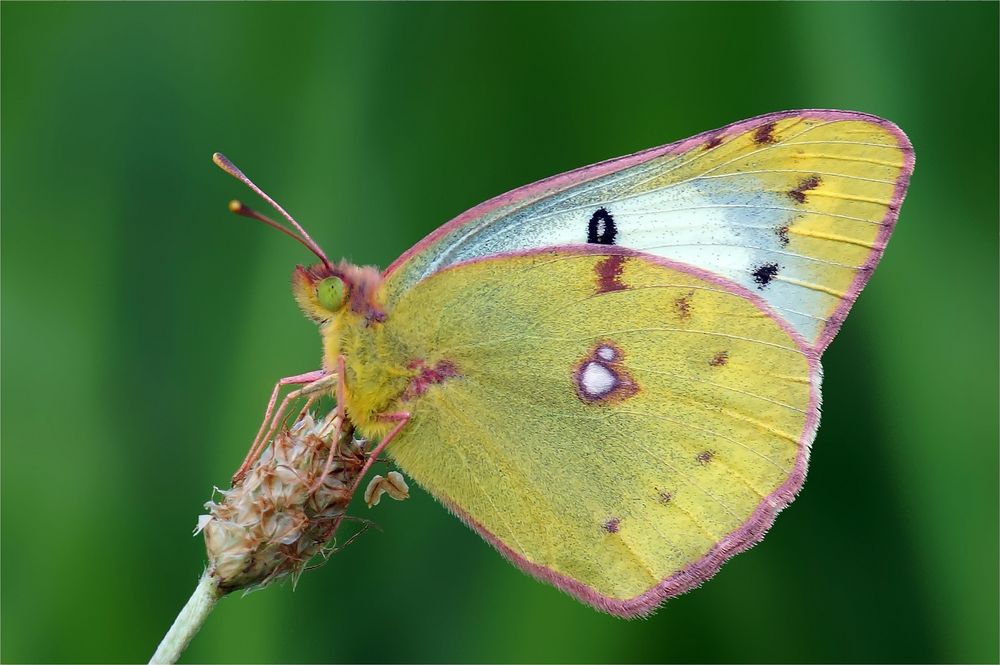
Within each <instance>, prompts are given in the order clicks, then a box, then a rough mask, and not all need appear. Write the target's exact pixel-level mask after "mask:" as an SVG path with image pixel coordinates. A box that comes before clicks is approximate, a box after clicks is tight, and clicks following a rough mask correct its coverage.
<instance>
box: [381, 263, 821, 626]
mask: <svg viewBox="0 0 1000 665" xmlns="http://www.w3.org/2000/svg"><path fill="white" fill-rule="evenodd" d="M384 325H385V334H386V338H387V340H389V342H388V343H387V344H386V345H385V349H386V350H387V351H386V353H390V354H395V356H396V357H395V358H388V357H386V358H383V359H382V361H383V362H387V363H395V364H398V365H400V366H403V365H406V366H410V367H412V366H414V365H413V362H414V360H413V359H416V361H417V362H418V363H420V364H421V365H423V366H426V367H429V368H436V370H435V373H434V374H433V375H428V376H432V378H433V380H431V381H426V382H424V383H415V384H411V388H410V389H408V390H407V391H406V392H405V393H404V394H403V396H402V398H401V400H400V403H399V404H398V405H396V406H397V407H398V408H399V409H400V410H405V411H408V412H409V413H410V414H411V420H410V422H409V423H408V424H407V426H406V427H405V428H404V429H403V430H402V432H401V433H400V434H399V436H398V438H397V439H395V440H394V441H393V443H392V444H391V445H390V446H389V448H388V452H389V453H390V454H391V455H392V457H394V459H395V461H396V462H397V463H398V464H399V465H400V467H402V468H403V470H405V471H406V472H407V473H408V474H409V475H410V476H411V477H412V478H414V479H415V480H416V481H417V482H418V483H419V484H421V485H422V486H423V487H424V488H426V489H427V490H429V491H430V492H431V493H432V494H433V495H434V496H435V497H437V498H438V499H440V500H441V501H442V502H444V503H445V504H446V505H448V506H449V507H451V509H452V510H453V511H454V512H455V513H456V514H458V515H459V516H460V517H461V518H462V519H464V520H465V521H466V522H467V523H468V524H470V525H471V526H472V527H473V528H474V529H476V530H477V531H478V532H479V533H480V534H481V535H483V536H484V537H485V538H486V539H488V540H489V541H490V542H491V543H493V544H494V545H495V546H496V547H497V548H498V549H499V550H500V551H501V552H502V553H503V554H505V555H506V556H507V557H508V558H510V559H511V560H512V561H513V562H514V563H516V564H517V565H519V566H521V567H522V568H524V569H526V570H527V571H529V572H531V573H532V574H534V575H536V576H537V577H539V578H542V579H545V580H547V581H549V582H552V583H553V584H555V585H557V586H558V587H560V588H562V589H564V590H566V591H567V592H569V593H571V594H573V595H574V596H576V597H578V598H580V599H581V600H583V601H584V602H587V603H589V604H591V605H594V606H595V607H597V608H599V609H602V610H604V611H607V612H610V613H613V614H617V615H621V616H634V615H638V614H643V613H647V612H649V611H651V610H652V609H654V608H655V607H656V606H657V605H658V604H659V603H660V602H661V601H662V600H663V599H664V598H667V597H670V596H673V595H676V594H679V593H682V592H684V591H686V590H688V589H690V588H692V587H693V586H696V585H698V584H699V583H701V582H702V581H704V580H705V579H707V578H708V577H710V576H711V575H713V574H714V573H715V571H716V570H717V569H718V568H719V566H720V565H721V564H722V563H723V562H724V561H725V560H726V559H728V558H729V557H730V556H732V555H733V554H736V553H737V552H740V551H742V550H743V549H746V548H747V547H749V546H751V545H752V544H753V543H755V542H756V541H757V540H759V539H760V538H761V537H762V536H763V534H764V532H765V531H766V529H767V528H768V527H769V526H770V524H771V523H772V521H773V519H774V516H775V514H776V513H777V512H778V511H779V510H780V509H781V508H782V507H784V506H785V505H786V504H787V503H788V502H790V501H791V500H792V498H793V497H794V495H795V493H796V491H797V490H798V488H799V487H800V486H801V484H802V482H803V480H804V476H805V470H806V461H807V457H808V449H809V445H810V443H811V441H812V439H813V436H814V434H815V430H816V426H817V419H818V416H819V411H818V409H819V384H820V368H819V363H818V355H817V353H816V352H815V351H814V350H812V349H810V348H809V347H808V345H807V344H806V343H805V341H804V340H803V339H802V337H801V335H799V334H798V333H797V332H796V331H795V330H794V329H793V328H792V327H791V326H789V325H788V324H787V323H786V322H784V321H783V319H781V318H780V317H778V316H777V315H776V314H775V313H774V311H773V310H772V308H770V307H769V306H768V304H767V303H766V302H765V301H764V300H763V299H762V298H761V297H760V296H759V295H757V294H756V293H755V292H753V291H751V290H749V289H746V288H744V287H742V286H740V285H737V284H734V283H732V282H729V281H728V280H725V279H722V278H719V277H717V276H715V275H712V274H709V273H707V272H705V271H702V270H699V269H696V268H692V267H690V266H686V265H683V264H677V263H673V262H670V261H668V260H665V259H662V258H660V257H655V256H650V255H646V254H640V253H636V252H630V251H629V250H626V249H623V248H616V247H607V246H602V245H590V246H576V247H563V248H557V249H550V250H540V251H533V252H525V253H522V254H518V255H508V256H500V257H488V258H484V259H477V260H474V261H471V262H467V263H464V264H461V265H456V266H452V267H449V268H446V269H444V270H439V271H437V272H435V273H433V274H432V275H430V276H428V277H427V278H425V279H424V280H422V281H421V282H420V283H418V284H416V285H415V286H413V287H412V288H410V289H408V290H406V292H405V293H403V294H402V295H401V296H400V297H399V298H398V299H397V300H396V302H395V304H394V307H393V309H392V310H391V312H390V314H389V318H388V320H387V321H386V323H385V324H384ZM390 350H391V351H390Z"/></svg>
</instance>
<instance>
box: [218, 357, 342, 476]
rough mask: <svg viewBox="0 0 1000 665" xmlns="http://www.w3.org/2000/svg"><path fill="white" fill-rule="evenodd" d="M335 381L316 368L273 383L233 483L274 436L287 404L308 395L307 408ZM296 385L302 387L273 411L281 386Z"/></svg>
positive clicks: (335, 377) (290, 394) (286, 397)
mask: <svg viewBox="0 0 1000 665" xmlns="http://www.w3.org/2000/svg"><path fill="white" fill-rule="evenodd" d="M336 381H337V374H334V373H327V372H325V371H323V370H316V371H314V372H307V373H305V374H298V375H296V376H286V377H284V378H283V379H281V380H279V381H278V382H277V383H276V384H274V390H272V391H271V399H270V400H268V403H267V409H266V410H265V411H264V420H263V422H261V424H260V429H259V430H257V436H255V437H254V440H253V444H251V446H250V450H249V451H248V452H247V456H246V457H245V458H244V459H243V463H242V464H240V468H239V469H237V470H236V473H235V474H233V481H232V483H233V485H236V484H237V483H239V482H240V481H241V480H243V476H245V475H246V472H247V470H248V469H249V468H250V465H252V464H253V463H254V461H255V460H256V459H257V457H258V456H259V455H260V453H261V452H262V451H263V450H264V447H265V446H266V445H267V442H268V441H270V440H271V437H272V436H274V431H275V429H276V428H277V426H278V423H280V422H281V421H282V419H283V418H284V415H285V411H287V410H288V407H289V405H291V404H292V402H294V401H295V400H297V399H299V398H300V397H304V396H309V397H310V399H309V402H308V403H307V404H306V407H307V408H308V406H309V404H311V403H312V400H314V399H315V398H316V397H317V396H318V393H321V392H322V391H324V390H327V389H329V388H330V387H331V386H333V385H334V384H335V383H336ZM303 384H304V385H303ZM296 385H298V386H302V388H299V389H298V390H293V391H292V392H290V393H288V394H287V395H285V399H283V400H282V401H281V406H279V407H278V409H277V411H275V409H274V405H275V404H276V403H277V401H278V394H279V393H280V392H281V388H282V387H283V386H296Z"/></svg>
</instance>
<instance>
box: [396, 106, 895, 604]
mask: <svg viewBox="0 0 1000 665" xmlns="http://www.w3.org/2000/svg"><path fill="white" fill-rule="evenodd" d="M789 117H805V118H816V119H821V120H864V121H868V122H872V123H874V124H877V125H880V126H881V127H884V128H885V129H886V130H887V131H889V132H890V133H891V134H893V135H894V136H895V137H896V139H897V141H898V143H899V147H900V149H901V150H902V151H903V154H904V162H903V168H902V171H901V172H900V175H899V177H898V178H897V181H896V186H895V190H894V192H893V196H892V200H891V202H890V204H889V208H888V210H887V212H886V215H885V217H884V218H883V220H882V228H881V230H880V232H879V237H878V241H877V242H876V245H875V249H873V250H872V253H871V255H870V256H869V258H868V260H867V261H866V263H865V264H864V266H863V268H862V269H860V270H859V271H858V274H857V276H856V277H855V279H854V282H853V284H852V285H851V287H850V289H849V290H848V293H847V295H846V296H845V298H844V300H843V302H842V303H841V305H840V307H839V308H838V309H837V310H836V311H835V312H834V314H833V315H832V316H831V317H830V319H829V320H828V321H827V324H826V327H825V328H824V330H823V332H822V334H821V335H820V336H819V338H818V340H817V342H816V344H815V345H813V346H810V345H809V344H807V343H806V342H805V340H804V339H803V338H802V336H801V335H800V334H799V333H798V332H796V331H795V330H794V329H793V328H792V327H791V326H790V325H789V324H788V323H787V322H785V320H784V319H782V318H781V317H779V316H777V315H776V314H775V313H774V312H773V311H772V310H771V308H770V307H769V306H768V305H767V304H766V303H765V302H764V301H763V300H762V299H761V298H760V297H759V296H757V295H756V294H754V293H752V292H750V291H748V290H747V289H744V288H743V287H741V286H739V285H738V284H735V283H732V282H730V281H728V280H726V279H724V278H722V277H719V276H718V275H715V274H712V273H709V272H706V271H703V270H700V269H697V268H694V267H692V266H688V265H684V264H679V263H675V262H672V261H669V260H666V259H658V258H656V259H655V260H657V261H658V262H660V263H663V264H664V265H666V266H668V267H670V268H673V269H674V270H681V271H684V272H688V273H691V274H694V275H696V276H697V277H699V278H701V279H705V280H708V281H711V282H714V283H716V284H718V285H719V286H721V287H723V288H725V289H727V290H730V291H733V292H736V293H738V294H740V295H742V296H744V297H746V298H747V299H748V300H751V301H752V302H754V303H755V304H756V305H757V306H758V307H759V308H760V309H761V310H762V311H764V312H765V313H766V314H768V315H769V316H771V317H772V318H773V319H774V320H776V321H777V322H778V323H779V324H780V325H781V327H782V328H783V329H784V330H785V331H786V332H787V333H788V334H789V335H790V336H791V337H792V338H793V339H794V340H795V342H796V344H797V345H798V346H799V348H800V350H801V351H802V353H803V354H804V355H805V356H806V358H807V359H808V363H809V369H810V378H811V379H812V380H811V382H810V396H809V408H808V412H807V416H806V422H805V425H804V427H803V431H802V434H801V436H800V437H799V441H798V455H797V457H796V460H795V466H794V467H793V469H792V472H791V474H790V475H789V477H788V478H787V479H786V480H785V482H784V483H783V484H782V485H781V486H780V487H778V489H776V490H775V491H774V492H772V493H771V494H770V495H768V496H767V497H766V498H765V499H764V500H763V501H762V502H761V504H760V505H759V506H758V507H757V509H756V510H755V511H754V513H753V514H752V515H751V516H750V518H749V519H748V520H747V521H746V522H744V523H743V524H742V525H740V526H739V527H738V528H737V529H736V530H735V531H733V532H732V533H730V534H728V535H727V536H726V537H724V538H723V539H722V540H720V541H719V542H718V543H716V544H715V545H714V546H713V547H712V549H711V550H710V551H709V552H708V553H707V554H705V555H704V556H703V557H702V558H701V559H699V560H697V561H696V562H694V563H692V564H691V565H690V566H688V567H687V568H685V569H683V570H681V571H680V572H677V573H675V574H673V575H671V576H670V577H668V578H666V579H664V580H663V581H662V582H660V583H659V584H658V585H656V586H655V587H653V588H652V589H649V590H648V591H646V592H645V593H643V594H641V595H638V596H635V597H634V598H629V599H625V600H621V599H617V598H610V597H608V596H605V595H602V594H600V593H598V592H597V591H596V590H594V589H592V588H590V587H588V586H587V585H585V584H582V583H581V582H578V581H577V580H574V579H572V578H570V577H567V576H565V575H561V574H560V573H557V572H556V571H554V570H552V569H550V568H546V567H545V566H540V565H538V564H536V563H532V562H531V561H528V560H527V559H525V558H524V557H522V556H521V555H519V554H518V553H516V552H514V551H513V550H512V549H511V548H510V547H508V546H507V545H506V544H504V543H503V542H502V541H500V540H499V539H498V538H497V537H496V536H494V535H493V534H492V533H490V532H489V531H488V530H487V529H486V528H485V527H483V526H482V525H481V524H479V523H477V522H476V521H475V520H474V519H472V517H470V516H469V515H468V514H467V513H466V512H465V511H463V510H462V509H461V508H459V507H458V506H457V505H455V504H454V503H452V502H451V501H449V500H448V499H447V498H441V499H442V503H444V504H445V506H447V507H448V509H449V510H450V511H451V512H452V513H454V514H455V515H456V516H457V517H458V518H459V519H461V520H462V521H463V522H465V523H466V524H467V525H468V526H469V527H471V528H472V529H473V530H474V531H476V533H478V534H479V535H480V536H482V537H483V538H484V539H485V540H487V541H488V542H489V543H490V544H492V545H493V546H494V547H495V548H496V549H497V550H498V551H499V552H500V553H501V554H503V556H505V557H506V558H507V559H508V560H510V561H511V562H512V563H514V564H515V565H516V566H518V567H519V568H521V569H522V570H524V571H525V572H527V573H529V574H530V575H532V576H534V577H536V578H538V579H540V580H543V581H545V582H548V583H550V584H553V585H554V586H556V587H558V588H559V589H562V590H563V591H565V592H566V593H568V594H570V595H571V596H574V597H576V598H578V599H579V600H581V601H583V602H584V603H587V604H588V605H592V606H594V607H596V608H598V609H600V610H602V611H604V612H607V613H609V614H613V615H616V616H620V617H624V618H635V617H640V616H645V615H647V614H650V613H651V612H652V611H653V610H655V609H656V608H657V607H658V606H659V605H660V604H661V603H662V602H663V601H664V600H666V599H668V598H672V597H673V596H677V595H680V594H682V593H685V592H687V591H689V590H691V589H693V588H695V587H697V586H699V585H700V584H702V583H703V582H705V581H706V580H708V579H709V578H711V577H712V576H713V575H715V573H717V572H718V570H719V568H720V567H721V566H722V564H723V563H725V562H726V561H727V560H729V559H730V558H731V557H733V556H735V555H737V554H739V553H740V552H743V551H745V550H747V549H749V548H751V547H753V546H754V545H755V544H757V543H758V542H760V540H761V539H762V538H763V537H764V535H765V534H766V533H767V530H768V529H769V528H770V527H771V525H772V524H773V523H774V520H775V518H776V517H777V515H778V513H779V512H781V510H782V509H784V508H785V507H786V506H788V504H790V503H791V502H792V501H793V500H794V499H795V496H796V495H797V494H798V492H799V490H800V489H801V488H802V484H803V483H804V482H805V477H806V470H807V467H808V463H809V451H810V447H811V445H812V442H813V439H814V438H815V436H816V430H817V428H818V426H819V412H820V393H819V380H820V378H821V376H822V368H821V366H820V363H819V358H820V355H821V354H822V352H823V351H824V350H825V349H826V347H827V346H828V345H829V344H830V342H831V341H832V340H833V338H834V337H835V336H836V334H837V332H838V331H839V330H840V326H841V325H842V324H843V322H844V319H845V318H846V317H847V313H848V312H849V311H850V309H851V307H852V306H853V304H854V302H855V301H856V300H857V298H858V294H859V293H860V292H861V290H862V289H863V288H864V286H865V284H867V282H868V279H869V278H870V277H871V274H872V272H874V269H875V266H876V265H878V262H879V260H880V259H881V258H882V254H883V252H884V251H885V246H886V244H887V243H888V240H889V236H890V235H891V234H892V231H893V228H894V227H895V224H896V220H897V218H898V216H899V208H900V204H901V203H902V200H903V196H904V195H905V193H906V187H907V185H908V183H909V179H910V175H911V174H912V173H913V167H914V163H915V157H914V153H913V147H912V145H911V144H910V141H909V139H908V138H907V136H906V134H904V133H903V132H902V130H900V129H899V127H897V126H896V125H895V124H893V123H891V122H889V121H888V120H884V119H882V118H879V117H877V116H873V115H868V114H865V113H855V112H850V111H835V110H820V109H810V110H799V111H782V112H778V113H770V114H767V115H762V116H757V117H755V118H750V119H748V120H743V121H740V122H736V123H733V124H731V125H727V126H725V127H723V128H721V129H717V130H712V131H708V132H703V133H701V134H698V135H697V136H693V137H691V138H688V139H684V140H682V141H678V142H676V143H671V144H668V145H664V146H660V147H657V148H651V149H649V150H644V151H642V152H637V153H635V154H632V155H627V156H625V157H619V158H616V159H611V160H607V161H604V162H600V163H597V164H593V165H590V166H585V167H583V168H580V169H576V170H574V171H569V172H567V173H563V174H560V175H556V176H553V177H551V178H546V179H545V180H540V181H538V182H535V183H532V184H530V185H526V186H524V187H520V188H518V189H515V190H513V191H510V192H507V193H506V194H501V195H500V196H497V197H495V198H492V199H490V200H488V201H486V202H484V203H481V204H480V205H478V206H476V207H474V208H471V209H470V210H467V211H466V212H464V213H462V214H461V215H459V216H458V217H456V218H454V219H453V220H451V221H450V222H448V223H446V224H444V225H443V226H441V227H439V228H438V229H436V230H435V231H433V232H432V233H430V234H429V235H428V236H427V237H425V238H424V239H423V240H421V241H420V242H418V243H417V244H416V245H414V246H413V247H411V248H410V249H409V250H407V251H406V252H405V253H403V254H402V255H401V256H400V257H399V258H398V259H396V261H394V262H393V263H392V265H390V266H389V267H388V268H387V269H386V270H385V273H384V274H385V275H386V276H388V275H389V274H390V273H392V272H393V271H395V270H397V269H398V268H399V267H400V266H401V265H403V264H404V263H405V262H406V261H407V260H409V259H410V258H411V257H413V256H415V255H416V254H418V253H420V252H421V251H423V250H424V249H426V248H428V247H430V246H431V245H433V244H434V243H435V242H437V241H438V240H440V239H441V238H442V237H444V236H445V235H447V234H448V233H450V232H451V231H452V230H454V229H456V228H458V227H460V226H462V225H464V224H467V223H468V222H470V221H472V220H474V219H476V218H478V217H481V216H482V215H485V214H487V213H489V212H491V211H493V210H495V209H497V208H499V207H501V206H506V205H510V204H512V203H516V202H517V201H519V200H524V199H529V198H534V197H537V196H539V195H541V194H544V193H546V192H552V191H556V190H559V189H563V188H566V187H570V186H572V185H575V184H577V183H580V182H584V181H586V180H590V179H592V178H596V177H599V176H602V175H605V174H607V173H610V172H612V171H616V170H620V169H623V168H627V167H630V166H633V165H635V164H638V163H641V162H643V161H645V160H648V159H651V158H655V157H659V156H661V155H665V154H677V153H683V152H685V151H687V150H690V149H691V148H693V147H695V146H697V145H700V144H702V143H704V142H705V141H708V140H711V139H715V138H722V137H725V136H730V135H733V134H739V133H742V132H744V131H746V130H747V129H750V128H752V127H755V126H759V125H761V124H766V123H768V122H775V121H778V120H782V119H784V118H789ZM574 249H577V250H580V249H582V248H574ZM616 249H617V248H616ZM593 251H603V252H604V253H609V252H608V248H607V247H606V246H602V247H601V248H600V249H599V250H598V249H597V248H594V249H593ZM621 253H630V252H627V251H626V252H621ZM645 256H646V258H647V259H650V258H655V257H650V256H649V255H645ZM439 498H440V497H439Z"/></svg>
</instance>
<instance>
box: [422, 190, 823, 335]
mask: <svg viewBox="0 0 1000 665" xmlns="http://www.w3.org/2000/svg"><path fill="white" fill-rule="evenodd" d="M615 176H616V177H615V179H610V178H609V179H608V182H607V183H605V184H604V186H601V184H600V183H590V184H589V185H588V186H584V187H581V188H577V189H575V190H570V191H569V192H562V193H558V194H555V195H553V196H551V197H549V198H545V199H542V200H540V201H537V202H535V203H532V204H529V205H526V206H525V207H523V208H521V209H520V210H517V211H516V212H513V213H510V214H508V215H506V216H504V217H501V218H499V219H494V220H490V222H489V223H485V224H481V225H477V227H475V228H471V229H469V230H468V231H466V233H465V234H464V235H463V236H462V237H460V238H458V239H456V241H455V242H454V243H453V244H451V245H450V246H448V247H447V248H443V250H442V252H441V253H440V254H439V255H438V256H437V257H435V259H434V260H433V261H431V262H430V263H429V264H428V265H427V267H426V269H425V271H424V272H425V274H430V273H432V272H434V271H436V270H438V269H440V268H442V267H444V266H447V265H451V264H454V263H459V262H461V261H466V260H470V259H475V258H478V257H482V256H489V255H493V254H503V253H508V252H518V251H524V250H530V249H537V248H540V247H550V246H558V245H581V244H586V243H587V241H588V230H589V227H590V224H591V219H592V218H593V217H594V215H595V213H596V212H597V211H598V210H600V209H604V210H605V211H607V213H608V214H609V215H610V216H611V218H612V219H613V224H614V228H615V231H616V233H615V234H614V242H613V244H614V245H615V246H618V247H625V248H629V249H634V250H638V251H641V252H645V253H648V254H653V255H656V256H660V257H663V258H666V259H670V260H672V261H677V262H680V263H685V264H688V265H692V266H695V267H698V268H701V269H703V270H706V271H708V272H712V273H715V274H717V275H721V276H723V277H726V278H727V279H730V280H732V281H734V282H736V283H738V284H740V285H742V286H744V287H746V288H747V289H749V290H751V291H753V292H754V293H757V294H759V295H760V296H761V297H762V298H764V300H766V301H767V302H768V304H770V305H771V306H772V307H774V308H775V309H776V310H777V312H778V314H780V315H781V316H782V317H783V318H784V319H785V320H787V321H788V322H789V323H790V324H791V325H792V326H793V327H794V328H796V329H797V330H798V331H799V332H800V333H802V334H803V336H805V337H806V338H807V339H815V338H816V336H818V335H819V333H820V331H821V329H822V326H823V323H824V321H823V319H822V318H820V317H819V316H818V314H819V313H820V312H824V311H829V309H830V307H831V305H832V303H833V302H834V301H835V300H836V297H835V296H832V295H830V294H826V293H822V292H816V291H811V290H807V289H804V288H802V287H800V286H796V285H795V284H794V283H790V282H787V281H784V280H785V279H789V278H790V279H792V280H799V281H801V282H810V281H812V279H811V277H812V270H813V268H814V267H815V265H816V264H815V259H810V258H808V257H803V256H799V255H796V254H794V253H792V252H789V251H788V250H787V249H786V247H785V243H784V242H783V240H782V234H781V229H782V227H787V226H790V225H791V224H792V223H793V222H794V220H795V218H796V216H797V214H798V212H797V211H796V209H795V208H794V207H793V206H792V205H790V203H789V201H788V197H787V196H786V195H785V194H784V193H778V192H765V191H760V190H758V189H755V188H754V181H753V179H752V177H749V176H746V177H744V178H742V179H741V181H740V182H738V183H734V182H732V181H729V182H727V183H725V184H723V183H722V182H721V181H717V180H708V179H706V180H691V181H688V182H685V183H682V184H678V185H673V186H668V187H664V188H660V189H654V190H649V191H638V192H636V191H634V188H635V187H636V183H635V181H630V180H629V179H624V180H623V179H622V178H621V174H615ZM596 224H597V228H596V230H597V232H598V234H599V235H601V236H606V235H607V231H608V229H607V226H606V223H605V222H604V221H603V219H602V220H600V221H597V222H596ZM770 264H776V265H777V275H778V277H776V278H775V279H773V280H771V281H769V282H768V283H767V284H761V283H759V281H758V280H757V279H755V277H754V272H755V271H756V270H757V269H759V268H760V267H761V266H767V265H770Z"/></svg>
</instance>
